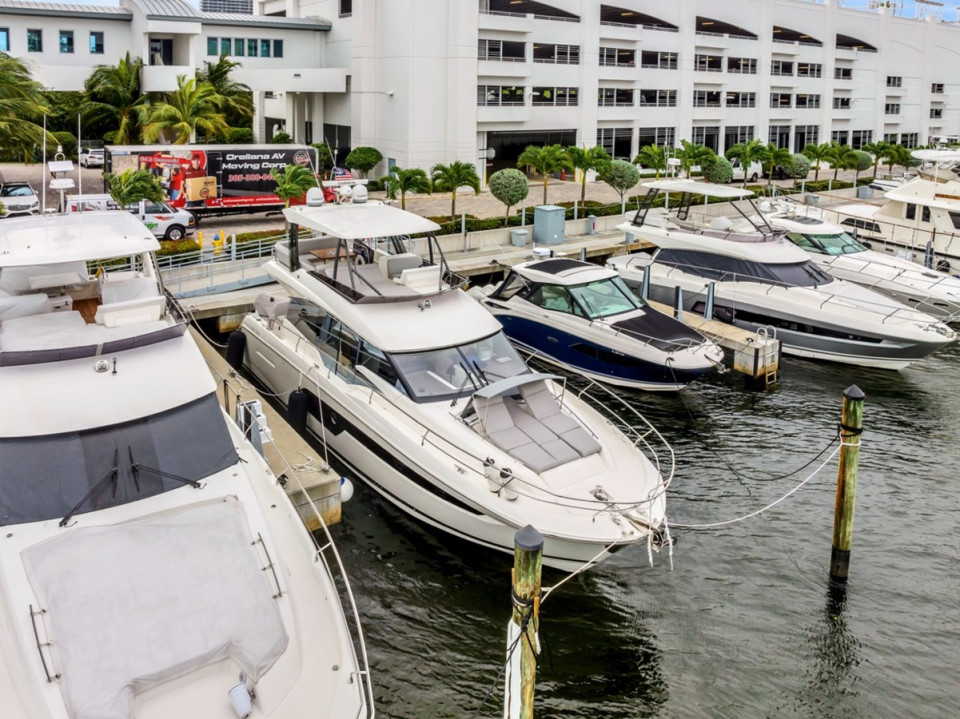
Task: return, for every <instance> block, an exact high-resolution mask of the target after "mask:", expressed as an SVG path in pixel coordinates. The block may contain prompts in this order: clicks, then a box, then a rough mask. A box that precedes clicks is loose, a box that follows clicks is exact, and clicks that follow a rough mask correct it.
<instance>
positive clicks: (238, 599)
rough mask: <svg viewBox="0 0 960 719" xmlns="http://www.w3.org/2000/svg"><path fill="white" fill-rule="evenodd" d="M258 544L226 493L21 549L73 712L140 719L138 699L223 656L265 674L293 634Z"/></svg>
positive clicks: (83, 717)
mask: <svg viewBox="0 0 960 719" xmlns="http://www.w3.org/2000/svg"><path fill="white" fill-rule="evenodd" d="M251 539H252V537H251V533H250V529H249V526H248V524H247V520H246V516H245V514H244V511H243V508H242V506H241V505H240V503H239V501H237V500H236V499H235V498H225V499H223V500H222V501H219V500H218V501H215V502H210V503H207V504H201V505H194V506H191V507H188V508H185V509H178V510H171V511H168V512H162V513H159V514H155V515H151V516H149V517H146V518H143V519H138V520H135V521H131V522H127V523H124V524H118V525H113V526H104V527H80V528H74V529H72V530H68V531H66V532H64V534H63V535H61V536H58V537H56V538H54V539H50V540H48V541H46V542H43V543H41V544H38V545H36V546H33V547H31V548H29V549H27V550H26V551H24V552H23V554H22V559H23V562H24V565H25V567H26V569H27V573H28V575H29V578H30V583H31V585H32V586H33V589H34V592H35V593H36V595H37V599H38V600H39V603H40V606H41V607H42V608H43V609H45V610H46V612H47V613H46V615H45V617H46V621H47V622H48V623H49V628H50V634H51V638H52V641H53V654H54V663H55V665H56V668H57V671H58V672H59V673H60V674H61V675H62V676H61V679H60V680H59V683H60V688H61V691H62V693H63V698H64V701H65V703H66V707H67V712H68V715H69V716H70V717H71V718H72V719H94V718H95V719H132V717H133V707H134V695H136V694H137V693H139V692H142V691H144V690H146V689H149V688H150V687H153V686H155V685H157V684H160V683H161V682H164V681H167V680H170V679H173V678H176V677H178V676H182V675H184V674H187V673H188V672H191V671H194V670H196V669H198V668H200V667H203V666H205V665H208V664H211V663H213V662H216V661H219V660H221V659H224V658H230V659H232V660H233V661H235V662H236V663H237V665H238V667H239V669H240V670H242V671H244V672H245V673H246V674H247V676H248V677H249V678H250V679H252V680H253V681H256V680H257V679H259V678H260V677H261V676H262V675H263V674H264V672H266V670H267V669H269V668H270V667H271V666H272V665H273V663H274V661H276V659H277V658H278V657H279V656H280V655H281V654H282V653H283V651H284V649H285V648H286V646H287V641H288V639H287V634H286V632H285V630H284V627H283V621H282V619H281V616H280V611H279V609H278V607H277V605H276V601H275V600H274V599H273V597H272V591H271V589H270V587H269V586H268V584H267V583H266V582H267V577H269V576H273V575H272V574H271V573H270V572H264V571H262V570H261V566H262V564H261V560H260V559H259V557H258V556H257V554H256V553H255V548H254V547H253V546H252V545H251ZM94 578H95V579H94ZM24 609H25V610H26V608H24ZM229 688H230V687H224V688H223V690H224V693H225V692H226V691H227V690H228V689H229Z"/></svg>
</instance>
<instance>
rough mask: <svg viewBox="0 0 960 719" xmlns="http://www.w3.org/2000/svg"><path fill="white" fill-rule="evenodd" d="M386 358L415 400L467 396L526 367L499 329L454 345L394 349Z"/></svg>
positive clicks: (522, 370) (525, 370) (430, 400)
mask: <svg viewBox="0 0 960 719" xmlns="http://www.w3.org/2000/svg"><path fill="white" fill-rule="evenodd" d="M389 358H390V359H391V360H393V364H394V366H395V367H396V368H397V371H398V372H399V373H400V379H401V381H402V382H403V384H404V385H405V386H406V388H407V390H408V394H409V395H410V396H411V397H413V398H414V399H415V400H416V401H418V402H433V401H437V400H443V399H453V398H454V397H457V396H458V395H460V396H467V395H469V394H470V393H471V392H472V391H473V390H474V389H476V388H479V387H481V386H482V385H485V384H488V383H490V382H496V381H497V380H499V379H503V378H504V377H513V376H514V375H518V374H522V373H524V372H527V371H528V369H527V366H526V364H524V362H523V360H522V359H521V358H520V355H519V354H518V353H517V351H516V350H515V349H514V348H513V346H512V345H511V344H510V343H509V342H508V341H507V338H506V337H505V336H504V334H503V333H502V332H498V333H497V334H495V335H491V336H490V337H486V338H484V339H482V340H478V341H476V342H469V343H467V344H464V345H459V346H456V347H444V348H443V349H437V350H430V351H427V352H404V353H396V354H390V355H389Z"/></svg>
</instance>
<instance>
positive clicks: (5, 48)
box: [0, 27, 10, 52]
mask: <svg viewBox="0 0 960 719" xmlns="http://www.w3.org/2000/svg"><path fill="white" fill-rule="evenodd" d="M0 52H10V28H8V27H0Z"/></svg>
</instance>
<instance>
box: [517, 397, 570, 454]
mask: <svg viewBox="0 0 960 719" xmlns="http://www.w3.org/2000/svg"><path fill="white" fill-rule="evenodd" d="M503 403H504V405H505V406H506V408H507V411H508V412H509V413H510V418H511V419H512V420H513V423H514V424H515V425H516V426H517V427H519V428H520V431H521V432H523V433H524V434H525V435H527V436H528V437H530V439H532V440H533V441H534V442H536V443H537V444H538V445H540V447H541V448H542V449H543V450H545V451H546V452H547V453H548V454H549V455H550V456H551V457H553V458H554V459H556V460H559V462H560V464H566V463H567V462H572V461H573V460H575V459H580V453H579V452H578V451H577V450H576V448H574V447H572V446H571V445H569V444H567V443H566V442H565V441H564V440H563V439H562V438H560V437H558V436H557V435H556V434H554V433H553V430H551V429H550V428H549V427H547V426H546V425H545V424H543V423H542V422H541V421H540V420H538V419H536V418H535V417H533V416H532V415H530V414H528V413H527V411H526V410H524V409H523V408H522V407H520V405H518V404H517V401H516V400H515V399H514V398H513V397H504V398H503Z"/></svg>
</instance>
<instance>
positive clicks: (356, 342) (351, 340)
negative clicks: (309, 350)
mask: <svg viewBox="0 0 960 719" xmlns="http://www.w3.org/2000/svg"><path fill="white" fill-rule="evenodd" d="M317 340H318V342H319V343H320V349H321V350H322V351H323V352H326V353H327V354H328V355H330V356H331V357H333V358H334V359H335V360H337V362H339V363H340V364H341V365H343V366H344V367H353V366H354V364H356V361H357V350H358V349H359V347H360V338H359V337H357V335H356V333H354V331H353V330H351V329H350V328H349V327H345V326H343V325H342V324H340V322H339V321H338V320H335V319H332V318H329V317H328V318H327V322H326V324H325V325H324V328H323V331H322V332H321V333H320V334H319V336H318V337H317Z"/></svg>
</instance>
